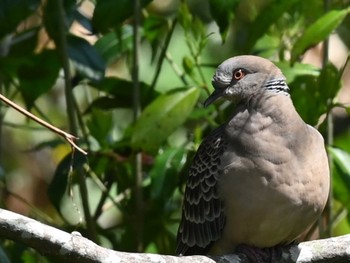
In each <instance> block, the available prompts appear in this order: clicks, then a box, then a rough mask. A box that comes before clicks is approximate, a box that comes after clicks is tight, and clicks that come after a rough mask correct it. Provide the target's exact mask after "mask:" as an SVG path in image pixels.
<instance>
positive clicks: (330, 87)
mask: <svg viewBox="0 0 350 263" xmlns="http://www.w3.org/2000/svg"><path fill="white" fill-rule="evenodd" d="M339 75H340V73H339V72H338V69H337V68H336V67H335V66H334V65H333V64H332V63H327V64H326V65H325V66H324V67H323V68H322V70H321V74H320V77H319V78H318V85H319V90H320V101H321V103H323V104H327V102H328V101H332V100H333V99H334V98H335V96H336V95H337V93H338V91H339V90H340V88H341V86H342V85H341V82H340V79H341V78H340V76H339Z"/></svg>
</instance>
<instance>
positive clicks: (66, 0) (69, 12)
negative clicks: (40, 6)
mask: <svg viewBox="0 0 350 263" xmlns="http://www.w3.org/2000/svg"><path fill="white" fill-rule="evenodd" d="M61 2H62V5H63V9H64V15H65V16H64V17H61V15H60V12H59V7H58V3H59V1H47V2H46V4H45V5H44V14H43V21H44V24H45V30H46V32H47V33H48V35H49V36H50V38H51V39H53V41H54V42H55V44H56V46H60V45H61V43H62V42H61V41H60V38H61V37H62V36H61V34H60V30H59V28H60V27H61V22H60V21H62V19H63V20H64V28H63V30H64V35H66V34H68V32H69V29H70V26H71V25H72V23H73V21H74V16H75V13H76V9H77V8H78V5H77V2H76V0H61Z"/></svg>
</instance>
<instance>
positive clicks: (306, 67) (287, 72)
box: [275, 61, 320, 83]
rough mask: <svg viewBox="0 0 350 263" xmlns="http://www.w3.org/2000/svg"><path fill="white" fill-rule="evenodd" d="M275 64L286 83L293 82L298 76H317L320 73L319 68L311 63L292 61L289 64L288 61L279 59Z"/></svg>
mask: <svg viewBox="0 0 350 263" xmlns="http://www.w3.org/2000/svg"><path fill="white" fill-rule="evenodd" d="M275 64H276V66H277V67H279V68H280V69H281V71H282V72H283V75H284V76H285V77H286V79H287V82H288V83H290V82H293V81H294V80H295V79H296V78H297V77H299V76H303V75H309V76H314V77H318V76H319V75H320V69H319V68H318V67H316V66H314V65H311V64H303V63H294V64H293V66H291V65H290V63H289V62H288V61H280V62H276V63H275Z"/></svg>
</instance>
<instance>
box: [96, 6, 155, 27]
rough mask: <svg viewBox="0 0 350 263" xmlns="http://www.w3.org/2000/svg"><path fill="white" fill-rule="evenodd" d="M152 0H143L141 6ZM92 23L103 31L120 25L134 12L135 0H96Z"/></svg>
mask: <svg viewBox="0 0 350 263" xmlns="http://www.w3.org/2000/svg"><path fill="white" fill-rule="evenodd" d="M151 1H152V0H141V7H145V6H147V5H148V4H149V3H150V2H151ZM96 2H97V3H96V6H95V9H94V14H93V17H92V24H93V25H94V27H95V29H97V30H98V31H100V32H101V33H106V32H107V31H108V30H110V29H114V28H117V27H119V26H120V25H121V24H122V23H123V22H124V21H125V20H126V19H127V18H129V17H130V16H131V15H132V14H133V10H134V1H130V0H117V1H116V0H98V1H96Z"/></svg>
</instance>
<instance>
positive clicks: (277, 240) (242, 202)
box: [176, 56, 329, 255]
mask: <svg viewBox="0 0 350 263" xmlns="http://www.w3.org/2000/svg"><path fill="white" fill-rule="evenodd" d="M212 83H213V86H214V88H215V90H214V92H213V94H212V95H210V96H209V98H208V99H207V101H206V102H205V105H206V106H207V105H209V104H210V103H212V102H214V101H215V100H216V99H218V98H220V97H223V98H225V99H227V100H232V101H235V102H236V103H237V107H236V108H235V110H234V112H233V114H232V117H231V118H230V119H229V120H228V121H227V123H225V124H223V125H222V126H220V127H219V128H217V129H215V130H214V131H213V132H211V133H210V134H209V135H208V136H207V137H206V138H205V139H204V140H203V142H202V144H201V145H200V147H199V149H198V151H197V153H196V156H195V157H194V160H193V162H192V165H191V168H190V170H189V176H188V180H187V185H186V190H185V196H184V201H183V212H182V220H181V223H180V226H179V230H178V235H177V248H176V253H177V254H182V255H192V254H208V253H209V254H226V253H231V252H233V251H234V248H235V246H237V245H239V244H247V245H252V246H256V247H261V248H264V247H273V246H276V245H280V244H288V243H291V242H293V241H294V240H296V239H297V238H298V237H299V236H300V235H301V234H302V233H303V232H305V231H306V230H307V229H308V228H309V227H310V226H311V225H312V224H313V223H314V222H315V220H316V219H317V218H318V216H319V215H320V213H321V212H322V210H323V209H324V206H325V204H326V201H327V197H328V192H329V168H328V160H327V155H326V151H325V148H324V142H323V138H322V136H321V135H320V134H319V133H318V131H317V130H315V129H314V128H313V127H311V126H309V125H307V124H305V123H304V121H303V120H302V119H301V117H300V116H299V114H298V113H297V112H296V110H295V108H294V106H293V103H292V101H291V99H290V96H289V94H288V86H287V84H286V83H285V77H284V76H283V74H282V73H281V71H280V70H279V69H278V68H277V67H276V66H275V65H274V64H273V63H272V62H270V61H269V60H266V59H263V58H260V57H256V56H237V57H233V58H230V59H228V60H226V61H224V62H223V63H222V64H221V65H220V66H219V67H218V68H217V70H216V72H215V75H214V77H213V80H212Z"/></svg>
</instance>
